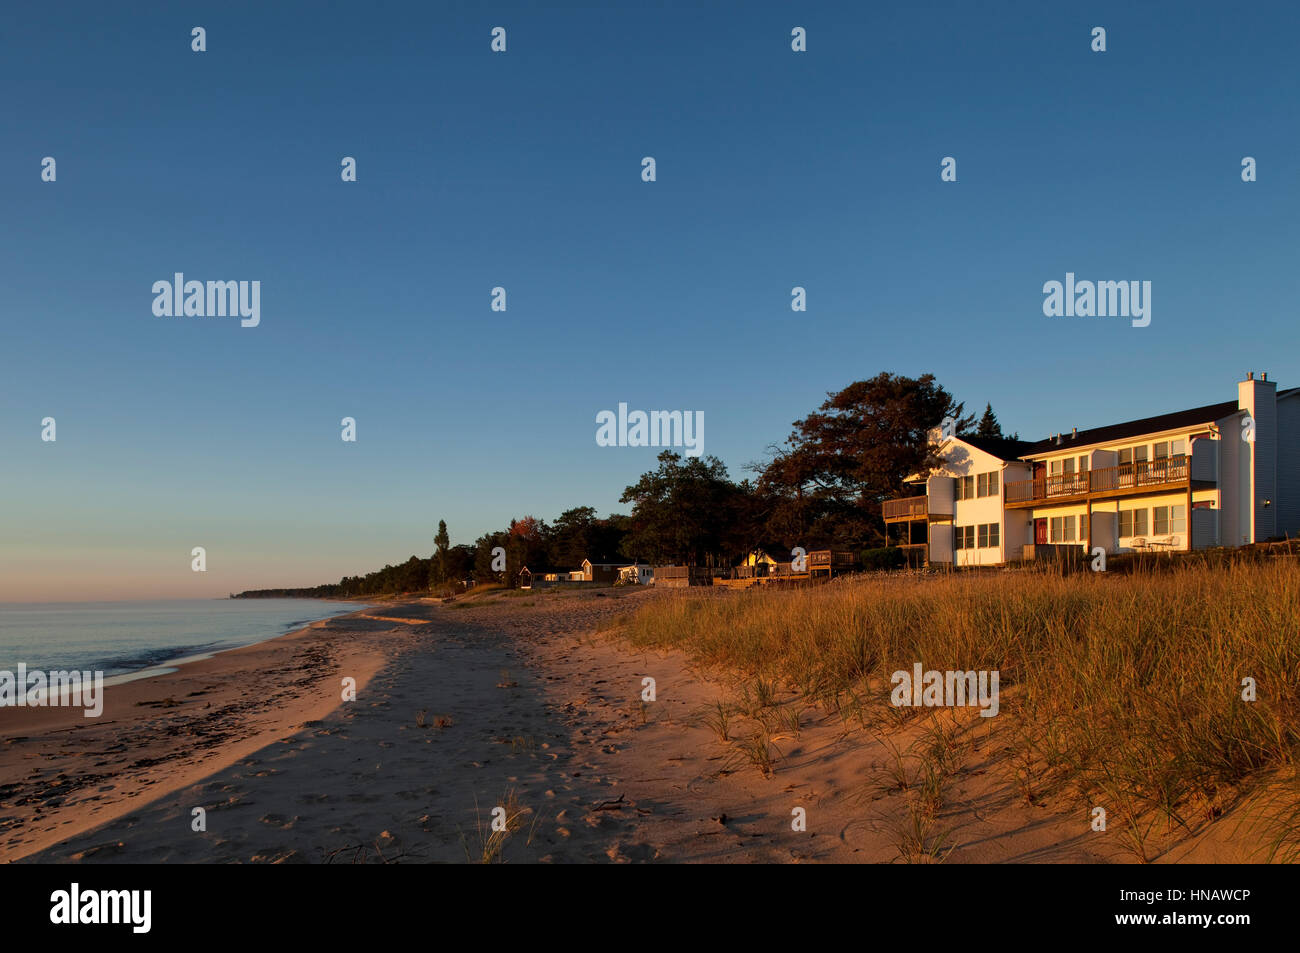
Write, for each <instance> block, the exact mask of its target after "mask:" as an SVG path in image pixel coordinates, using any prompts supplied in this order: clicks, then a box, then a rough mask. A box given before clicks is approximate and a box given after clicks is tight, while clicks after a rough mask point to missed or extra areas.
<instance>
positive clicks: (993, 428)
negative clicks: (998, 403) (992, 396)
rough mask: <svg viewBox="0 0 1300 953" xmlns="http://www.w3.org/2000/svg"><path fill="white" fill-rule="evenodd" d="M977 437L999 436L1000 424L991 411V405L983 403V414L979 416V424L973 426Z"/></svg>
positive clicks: (1000, 434)
mask: <svg viewBox="0 0 1300 953" xmlns="http://www.w3.org/2000/svg"><path fill="white" fill-rule="evenodd" d="M975 436H977V437H1001V436H1003V434H1002V425H1001V424H1000V423H998V418H997V415H996V414H994V413H993V405H992V404H985V405H984V416H983V417H981V418H980V422H979V426H978V427H976V428H975Z"/></svg>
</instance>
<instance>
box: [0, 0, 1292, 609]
mask: <svg viewBox="0 0 1300 953" xmlns="http://www.w3.org/2000/svg"><path fill="white" fill-rule="evenodd" d="M896 6H897V7H898V9H885V8H881V5H876V4H860V3H815V4H802V5H801V4H788V3H746V4H735V3H728V4H713V3H707V2H706V3H701V2H689V3H688V2H681V3H678V2H662V3H654V4H635V5H634V4H618V5H607V4H595V3H590V4H562V5H550V4H548V5H545V7H543V5H538V4H532V3H527V4H523V3H521V4H514V3H495V4H483V5H480V4H469V3H438V4H418V5H417V4H410V5H407V4H396V3H382V2H380V3H366V4H355V5H353V4H337V5H328V6H327V5H323V4H289V3H275V4H266V3H233V2H223V3H220V4H217V3H212V4H190V5H182V4H144V3H140V4H131V5H129V6H125V7H123V8H121V9H111V8H110V7H108V6H107V5H104V4H98V3H97V4H50V5H40V6H37V5H24V6H21V7H18V8H15V9H14V10H13V11H10V12H8V13H7V14H6V19H7V23H6V27H5V29H4V31H3V32H0V88H3V89H4V91H5V109H4V110H3V111H2V112H0V201H3V208H4V227H3V228H0V277H2V278H3V289H4V304H3V309H2V311H0V447H3V456H2V457H0V492H2V493H3V500H4V506H3V511H2V512H0V600H8V601H13V600H27V599H38V598H48V599H60V598H63V599H79V598H84V599H94V598H147V597H153V596H157V597H172V596H190V595H193V596H205V595H224V594H225V593H226V592H229V591H232V590H239V589H244V588H250V587H259V586H280V585H308V584H315V583H318V582H326V581H334V580H337V578H338V577H339V576H341V575H343V574H344V573H354V572H364V571H367V570H370V569H374V568H378V567H379V566H381V565H383V564H384V563H385V562H398V561H401V560H403V559H405V558H406V557H407V556H409V555H410V554H411V553H413V552H415V553H420V554H427V553H428V552H429V551H430V550H431V549H432V536H433V531H434V529H435V528H436V524H437V521H438V519H440V518H442V519H446V520H447V522H448V525H449V527H450V530H451V533H452V537H453V540H454V541H456V542H472V541H473V539H474V538H475V537H476V536H478V535H479V534H480V533H482V532H484V531H486V530H488V529H491V528H495V527H499V526H501V525H504V524H505V523H506V522H508V520H509V519H510V518H511V517H512V516H522V515H524V514H527V513H531V514H534V515H536V516H539V517H542V518H546V519H552V518H554V517H555V516H556V515H557V514H558V513H559V512H560V511H561V510H563V509H565V508H568V507H571V506H577V505H587V504H589V505H592V506H595V507H596V508H597V509H598V510H599V511H601V512H602V513H606V512H610V511H614V510H621V509H625V507H621V506H620V505H619V504H618V502H617V501H618V497H619V495H620V493H621V491H622V489H623V488H624V487H625V486H626V485H628V484H629V483H632V482H635V480H636V478H637V477H638V475H639V474H640V473H642V472H643V471H645V470H647V469H651V468H652V467H653V466H654V457H655V455H656V453H657V452H658V451H657V450H656V449H655V448H602V447H598V446H597V445H596V443H595V439H594V438H595V430H596V425H595V415H596V413H597V412H598V411H600V410H604V409H614V408H616V407H617V405H618V403H619V402H620V401H623V402H626V403H628V404H629V406H630V407H632V408H634V409H635V408H641V409H645V410H650V409H682V410H700V411H703V412H704V415H705V421H706V428H705V444H704V449H705V452H706V453H709V454H714V455H717V456H719V457H721V458H722V459H723V460H724V461H725V462H726V463H727V465H728V466H729V467H730V469H731V472H732V474H733V476H736V477H740V476H743V475H744V471H743V467H744V465H745V464H746V463H747V462H749V461H753V460H756V459H760V458H762V457H763V455H764V451H765V448H766V447H767V445H769V444H771V443H775V442H779V441H781V440H783V439H784V438H785V437H786V436H787V435H788V433H789V430H790V424H791V422H792V421H794V420H795V419H797V418H799V417H801V416H803V415H805V414H806V413H807V412H808V411H810V410H811V409H813V408H814V407H815V406H816V405H817V404H818V403H819V402H820V401H821V400H822V399H823V398H824V396H825V393H826V391H828V390H833V389H838V388H840V387H842V386H844V385H845V384H848V383H849V382H851V381H853V380H857V379H862V378H866V377H870V376H872V375H874V374H876V373H878V372H880V371H882V370H889V371H893V372H896V373H902V374H908V375H917V374H921V373H924V372H927V371H928V372H932V373H934V374H935V375H936V376H937V377H938V379H939V381H940V382H941V383H942V384H943V385H944V386H945V387H947V388H948V389H949V390H951V391H952V392H954V393H955V394H956V395H957V397H958V398H959V399H962V400H965V401H966V403H967V406H968V407H969V408H971V409H977V410H978V409H982V408H983V406H984V403H985V401H991V402H992V403H993V406H994V409H995V410H996V411H997V412H998V414H999V416H1000V417H1001V419H1002V422H1003V424H1004V426H1005V427H1007V428H1008V430H1012V429H1014V430H1019V431H1020V433H1021V435H1022V436H1024V437H1032V438H1039V437H1042V436H1045V435H1047V434H1049V433H1051V432H1055V431H1058V430H1062V429H1068V428H1070V427H1072V426H1078V427H1080V428H1083V427H1089V426H1096V425H1101V424H1105V423H1110V422H1114V421H1118V420H1125V419H1131V418H1133V417H1141V416H1146V415H1148V414H1154V413H1160V412H1165V411H1170V410H1176V409H1180V408H1182V407H1188V406H1195V405H1199V404H1205V403H1213V402H1217V401H1221V400H1229V399H1232V398H1234V397H1235V393H1236V392H1235V389H1234V383H1235V382H1236V381H1237V380H1238V379H1240V378H1242V377H1243V376H1244V374H1245V372H1246V371H1247V370H1256V371H1260V370H1264V371H1268V372H1270V378H1271V379H1278V380H1279V381H1280V382H1281V384H1282V385H1284V386H1285V385H1288V384H1296V383H1300V373H1297V372H1296V370H1295V363H1296V358H1297V352H1298V350H1300V348H1298V345H1300V334H1298V332H1297V330H1296V319H1297V314H1296V307H1295V302H1296V301H1297V298H1298V295H1300V267H1297V262H1296V250H1297V247H1300V242H1298V241H1297V239H1298V238H1300V234H1298V232H1300V216H1297V214H1296V212H1297V191H1298V190H1297V181H1300V179H1298V173H1300V141H1298V140H1300V131H1298V130H1300V122H1297V119H1298V118H1300V117H1298V116H1297V112H1298V110H1300V72H1298V71H1297V70H1296V68H1295V53H1294V50H1295V39H1294V38H1295V36H1296V35H1297V34H1298V33H1300V12H1297V8H1296V7H1295V5H1293V4H1282V3H1277V4H1271V3H1262V4H1252V5H1249V6H1247V7H1242V8H1229V7H1228V6H1227V5H1223V4H1214V5H1211V4H1187V3H1152V4H1142V5H1140V7H1139V6H1136V5H1132V4H1127V3H1098V4H1070V5H1062V4H1042V3H1037V2H1024V3H1005V4H998V5H993V6H988V5H975V4H968V3H916V4H905V5H896ZM611 7H613V8H611ZM194 26H203V27H205V28H206V30H207V45H208V50H207V52H205V53H194V52H192V51H191V49H190V30H191V28H192V27H194ZM495 26H503V27H505V28H506V30H507V44H508V48H507V52H506V53H504V54H493V53H492V52H491V50H490V48H489V44H490V39H491V37H490V31H491V29H492V28H493V27H495ZM795 26H802V27H805V28H806V30H807V33H808V51H807V52H806V53H794V52H792V51H791V49H790V31H791V29H792V28H793V27H795ZM1094 26H1103V27H1105V28H1106V30H1107V47H1108V49H1107V52H1105V53H1094V52H1092V50H1091V49H1090V42H1091V29H1092V28H1093V27H1094ZM47 155H48V156H53V157H55V158H56V160H57V162H58V180H57V182H54V183H44V182H42V181H41V180H40V161H41V158H42V157H44V156H47ZM647 155H648V156H654V157H655V159H656V161H657V172H658V181H656V182H654V183H645V182H642V181H641V177H640V171H641V164H640V162H641V158H642V157H643V156H647ZM1247 155H1249V156H1254V157H1255V158H1256V159H1257V161H1258V170H1259V172H1258V174H1259V180H1258V181H1257V182H1254V183H1250V184H1246V183H1243V182H1242V181H1241V178H1240V163H1241V159H1242V157H1243V156H1247ZM343 156H354V157H356V159H357V163H358V181H357V182H355V183H343V182H341V181H340V177H339V168H340V166H339V163H340V159H341V158H342V157H343ZM944 156H953V157H955V158H956V159H957V164H958V165H957V170H958V180H957V182H955V183H943V182H940V179H939V164H940V160H941V159H942V157H944ZM176 271H182V272H184V273H185V274H186V276H187V278H192V279H199V280H207V279H214V280H216V279H222V280H224V279H244V280H259V281H261V283H262V318H261V324H260V326H259V327H257V328H241V327H240V326H239V323H238V320H236V319H229V318H225V319H222V318H216V319H205V318H192V317H191V318H158V317H155V316H154V315H153V313H152V309H151V306H152V301H153V295H152V293H151V291H150V289H151V286H152V284H153V282H155V281H157V280H160V279H170V278H171V276H172V274H173V273H174V272H176ZM1067 271H1073V272H1075V273H1076V274H1077V275H1078V276H1079V277H1080V278H1093V279H1138V280H1150V281H1151V282H1152V285H1153V292H1152V306H1153V310H1152V322H1151V325H1150V326H1149V327H1146V328H1133V327H1131V326H1129V323H1128V322H1127V321H1126V320H1123V319H1115V318H1109V319H1103V318H1091V319H1089V318H1073V319H1070V318H1055V319H1052V318H1047V317H1045V316H1044V315H1043V313H1042V301H1043V294H1042V290H1041V289H1042V285H1043V283H1044V282H1045V281H1049V280H1053V279H1056V280H1061V279H1063V278H1064V275H1065V273H1066V272H1067ZM497 285H500V286H504V287H505V288H506V289H507V294H508V311H506V312H505V313H498V312H493V311H491V310H490V307H489V304H490V292H491V289H492V288H493V287H494V286H497ZM795 285H799V286H803V287H805V288H806V289H807V293H808V311H807V312H806V313H804V314H796V313H793V312H792V311H791V310H790V289H791V288H792V287H793V286H795ZM47 415H48V416H53V417H55V418H56V420H57V421H58V440H57V442H56V443H53V444H50V443H43V442H42V441H41V440H40V439H39V433H40V420H41V418H42V417H44V416H47ZM344 416H352V417H354V418H356V420H357V423H358V440H357V442H356V443H355V444H348V443H344V442H343V441H341V440H340V437H339V431H340V427H339V421H340V419H341V418H342V417H344ZM200 545H201V546H204V547H206V549H207V551H208V567H209V571H208V572H207V573H205V574H196V573H193V572H191V571H190V555H189V553H190V550H191V548H192V547H193V546H200Z"/></svg>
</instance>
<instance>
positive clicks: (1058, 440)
mask: <svg viewBox="0 0 1300 953" xmlns="http://www.w3.org/2000/svg"><path fill="white" fill-rule="evenodd" d="M1056 445H1057V446H1058V447H1059V446H1060V445H1061V435H1060V434H1059V433H1058V434H1057V435H1056Z"/></svg>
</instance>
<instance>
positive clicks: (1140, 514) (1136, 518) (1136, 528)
mask: <svg viewBox="0 0 1300 953" xmlns="http://www.w3.org/2000/svg"><path fill="white" fill-rule="evenodd" d="M1181 508H1182V507H1179V509H1181ZM1119 534H1120V535H1121V536H1145V535H1146V534H1147V511H1146V510H1120V511H1119Z"/></svg>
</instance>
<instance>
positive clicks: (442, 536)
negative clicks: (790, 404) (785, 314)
mask: <svg viewBox="0 0 1300 953" xmlns="http://www.w3.org/2000/svg"><path fill="white" fill-rule="evenodd" d="M945 418H951V419H952V421H953V423H954V430H955V432H956V433H957V434H959V435H977V436H983V437H1003V436H1004V434H1003V432H1002V428H1001V425H1000V424H999V422H998V419H997V416H996V414H994V413H993V408H992V406H991V405H987V404H986V406H985V410H984V414H983V415H982V416H981V417H980V419H979V420H978V421H976V419H975V417H974V416H973V415H968V414H967V413H966V412H965V406H964V404H963V403H962V402H959V401H957V400H956V399H955V398H954V397H953V396H952V394H950V393H949V392H948V391H947V390H945V389H944V388H943V387H941V386H940V385H939V384H938V382H937V381H936V380H935V378H934V376H933V375H932V374H924V375H922V376H920V377H918V378H910V377H903V376H899V375H895V374H890V373H881V374H878V375H876V376H875V377H873V378H871V379H870V380H864V381H856V382H854V383H852V384H850V385H849V386H848V387H845V388H844V389H843V390H840V391H835V392H831V393H828V394H827V396H826V400H825V401H824V402H823V403H822V404H821V406H820V407H818V408H817V409H816V410H815V411H813V412H812V413H810V414H809V415H808V416H806V417H804V418H802V419H800V420H797V421H795V422H794V424H793V425H792V426H793V428H794V429H793V430H792V431H791V433H790V435H789V436H788V437H787V438H786V440H785V442H784V443H783V444H780V445H773V446H770V447H769V448H768V454H767V459H766V460H764V461H762V462H758V463H751V464H749V465H748V466H747V467H746V470H748V471H749V472H750V473H751V474H752V476H749V477H745V478H744V479H741V480H739V481H735V480H733V479H732V478H731V476H730V475H729V474H728V472H727V468H726V466H725V465H724V464H723V462H722V461H721V460H719V459H718V458H717V457H713V456H702V457H687V458H683V457H682V456H681V455H680V454H678V453H676V452H674V451H672V450H665V451H663V452H662V453H660V454H659V457H658V467H657V468H656V469H654V470H651V471H649V472H647V473H644V474H642V475H641V477H640V479H638V480H637V482H636V483H634V484H632V485H630V486H628V487H626V488H625V489H624V491H623V494H622V496H621V497H620V500H619V501H620V502H621V503H625V504H630V508H631V512H630V513H629V514H626V515H624V514H618V513H614V514H610V515H609V516H606V517H603V518H601V517H598V516H597V514H596V510H595V509H594V508H593V507H590V506H578V507H574V508H573V509H569V510H566V511H564V512H563V513H561V514H560V515H559V517H558V518H557V519H556V520H555V521H554V522H553V523H547V522H546V521H545V520H541V519H537V518H535V517H533V516H523V517H519V518H516V519H512V520H511V521H510V523H509V525H508V526H506V527H505V528H503V529H501V530H498V531H496V532H491V533H485V534H484V535H482V536H480V537H479V538H478V539H477V540H475V541H474V543H473V545H464V544H462V545H457V546H452V545H451V540H450V536H449V534H448V532H447V524H446V522H445V521H443V522H439V524H438V532H437V534H436V535H435V537H434V550H433V555H432V556H430V557H429V558H424V559H422V558H420V557H418V556H412V557H411V558H410V559H408V560H407V561H406V562H404V563H402V564H400V565H397V566H385V567H384V568H383V569H380V570H377V571H376V572H372V573H368V574H366V575H364V576H345V577H344V578H343V579H341V580H340V581H339V582H338V583H334V584H327V585H323V586H316V587H313V588H308V589H262V590H250V591H249V592H245V593H240V594H239V595H240V597H259V596H260V597H273V596H314V597H318V598H329V597H351V596H368V595H380V594H390V593H401V592H415V591H422V590H428V589H437V588H439V587H455V586H456V585H458V584H462V583H464V582H467V581H470V580H473V581H476V582H479V583H482V582H488V581H496V582H501V583H505V584H506V585H513V584H514V582H515V580H516V578H517V576H518V573H519V570H520V568H522V567H523V566H528V567H530V568H533V569H538V568H550V567H563V568H577V567H578V566H579V565H580V564H581V562H582V560H583V559H591V560H592V561H593V562H605V561H613V560H624V559H625V560H628V561H632V560H636V561H640V562H647V563H650V564H652V565H666V564H690V565H699V566H730V565H734V564H735V563H736V562H738V561H739V560H740V559H741V558H743V556H744V554H745V553H746V552H748V551H749V549H750V548H752V547H753V546H755V545H757V544H767V545H774V546H780V547H782V548H783V549H784V550H786V551H788V550H789V549H791V548H793V547H794V546H802V547H804V548H805V549H807V550H814V549H831V548H833V549H843V550H854V551H856V550H859V549H867V548H875V547H880V546H883V545H884V544H885V538H886V537H885V526H884V520H883V517H882V512H881V511H882V505H883V503H884V502H885V501H886V500H889V499H893V498H895V497H897V496H900V495H903V494H904V490H905V484H904V480H905V479H906V478H907V477H909V476H912V475H914V474H924V473H927V472H929V471H930V470H932V469H933V468H935V467H936V466H938V465H939V463H940V461H939V458H938V456H937V455H936V453H935V448H934V447H933V446H932V445H931V443H930V441H929V434H930V431H931V430H932V429H933V428H935V427H938V426H940V425H941V423H942V422H943V421H944V420H945ZM1018 436H1019V435H1018V434H1014V435H1012V438H1013V439H1014V438H1017V437H1018Z"/></svg>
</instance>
